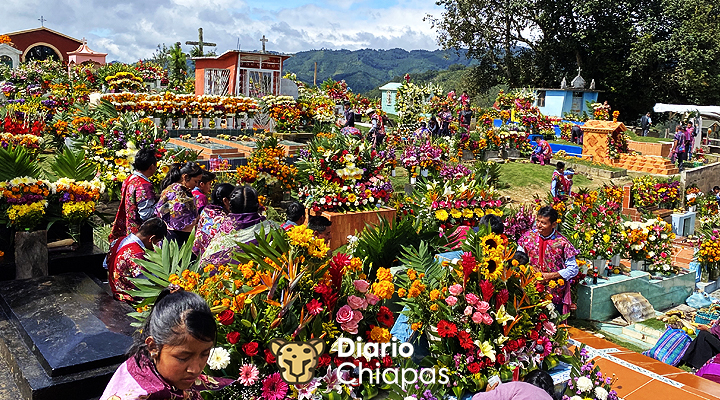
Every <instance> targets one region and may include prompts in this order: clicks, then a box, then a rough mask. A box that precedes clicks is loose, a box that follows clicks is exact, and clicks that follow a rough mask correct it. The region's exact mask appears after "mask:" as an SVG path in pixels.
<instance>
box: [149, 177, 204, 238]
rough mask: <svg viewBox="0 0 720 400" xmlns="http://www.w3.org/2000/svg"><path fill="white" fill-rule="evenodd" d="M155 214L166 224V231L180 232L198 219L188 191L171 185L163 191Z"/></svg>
mask: <svg viewBox="0 0 720 400" xmlns="http://www.w3.org/2000/svg"><path fill="white" fill-rule="evenodd" d="M155 214H157V216H158V217H160V218H161V219H162V220H163V221H165V223H166V224H167V227H168V229H171V230H175V231H182V230H184V229H185V228H187V227H188V226H189V225H192V224H193V222H195V219H196V218H197V217H198V211H197V206H196V205H195V198H194V197H193V195H192V192H191V191H190V189H188V188H186V187H185V186H183V185H181V184H179V183H173V184H172V185H170V186H168V187H167V188H165V190H163V192H162V195H160V200H158V202H157V205H156V206H155Z"/></svg>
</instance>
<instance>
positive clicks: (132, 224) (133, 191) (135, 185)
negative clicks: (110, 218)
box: [109, 149, 157, 243]
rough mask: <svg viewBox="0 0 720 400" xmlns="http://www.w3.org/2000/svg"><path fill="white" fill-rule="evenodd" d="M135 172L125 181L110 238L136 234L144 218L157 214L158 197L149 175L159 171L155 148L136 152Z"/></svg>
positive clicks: (111, 240) (111, 239)
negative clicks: (156, 203) (156, 202)
mask: <svg viewBox="0 0 720 400" xmlns="http://www.w3.org/2000/svg"><path fill="white" fill-rule="evenodd" d="M133 167H134V168H135V171H134V172H133V173H132V175H130V176H129V177H128V178H127V179H125V182H123V184H122V192H121V195H120V207H118V211H117V215H116V216H115V222H114V223H113V227H112V232H111V233H110V237H109V240H110V242H111V243H112V242H113V241H114V240H116V239H119V238H123V237H125V236H127V235H130V234H133V233H137V232H138V229H140V225H142V223H143V221H147V220H148V219H150V218H151V217H153V216H154V215H155V201H156V200H157V196H156V195H155V190H154V189H153V184H152V182H150V177H151V176H153V175H154V174H155V171H157V156H156V154H155V150H153V149H141V150H140V151H138V152H137V154H135V162H134V163H133Z"/></svg>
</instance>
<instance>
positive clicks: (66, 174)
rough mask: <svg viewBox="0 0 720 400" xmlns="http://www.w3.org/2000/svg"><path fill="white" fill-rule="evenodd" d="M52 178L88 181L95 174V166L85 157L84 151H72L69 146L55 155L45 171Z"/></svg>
mask: <svg viewBox="0 0 720 400" xmlns="http://www.w3.org/2000/svg"><path fill="white" fill-rule="evenodd" d="M47 172H48V174H49V175H51V176H52V177H53V178H55V179H58V178H70V179H75V180H77V181H88V180H91V179H93V178H94V177H95V175H96V174H97V167H96V166H95V165H94V164H92V163H90V162H89V161H87V160H86V159H85V151H84V150H79V151H72V150H70V149H69V148H65V150H64V151H63V152H62V153H60V154H58V155H56V156H55V161H54V162H53V163H52V164H50V171H47Z"/></svg>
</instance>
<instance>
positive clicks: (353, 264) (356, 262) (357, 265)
mask: <svg viewBox="0 0 720 400" xmlns="http://www.w3.org/2000/svg"><path fill="white" fill-rule="evenodd" d="M362 266H363V263H362V260H360V259H359V258H358V257H353V258H352V260H350V266H349V269H350V271H352V272H355V271H360V270H362ZM363 279H364V278H363Z"/></svg>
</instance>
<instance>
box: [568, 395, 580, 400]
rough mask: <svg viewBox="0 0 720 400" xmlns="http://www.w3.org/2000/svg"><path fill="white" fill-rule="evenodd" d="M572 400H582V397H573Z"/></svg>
mask: <svg viewBox="0 0 720 400" xmlns="http://www.w3.org/2000/svg"><path fill="white" fill-rule="evenodd" d="M570 400H582V397H580V396H573V397H571V398H570Z"/></svg>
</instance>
